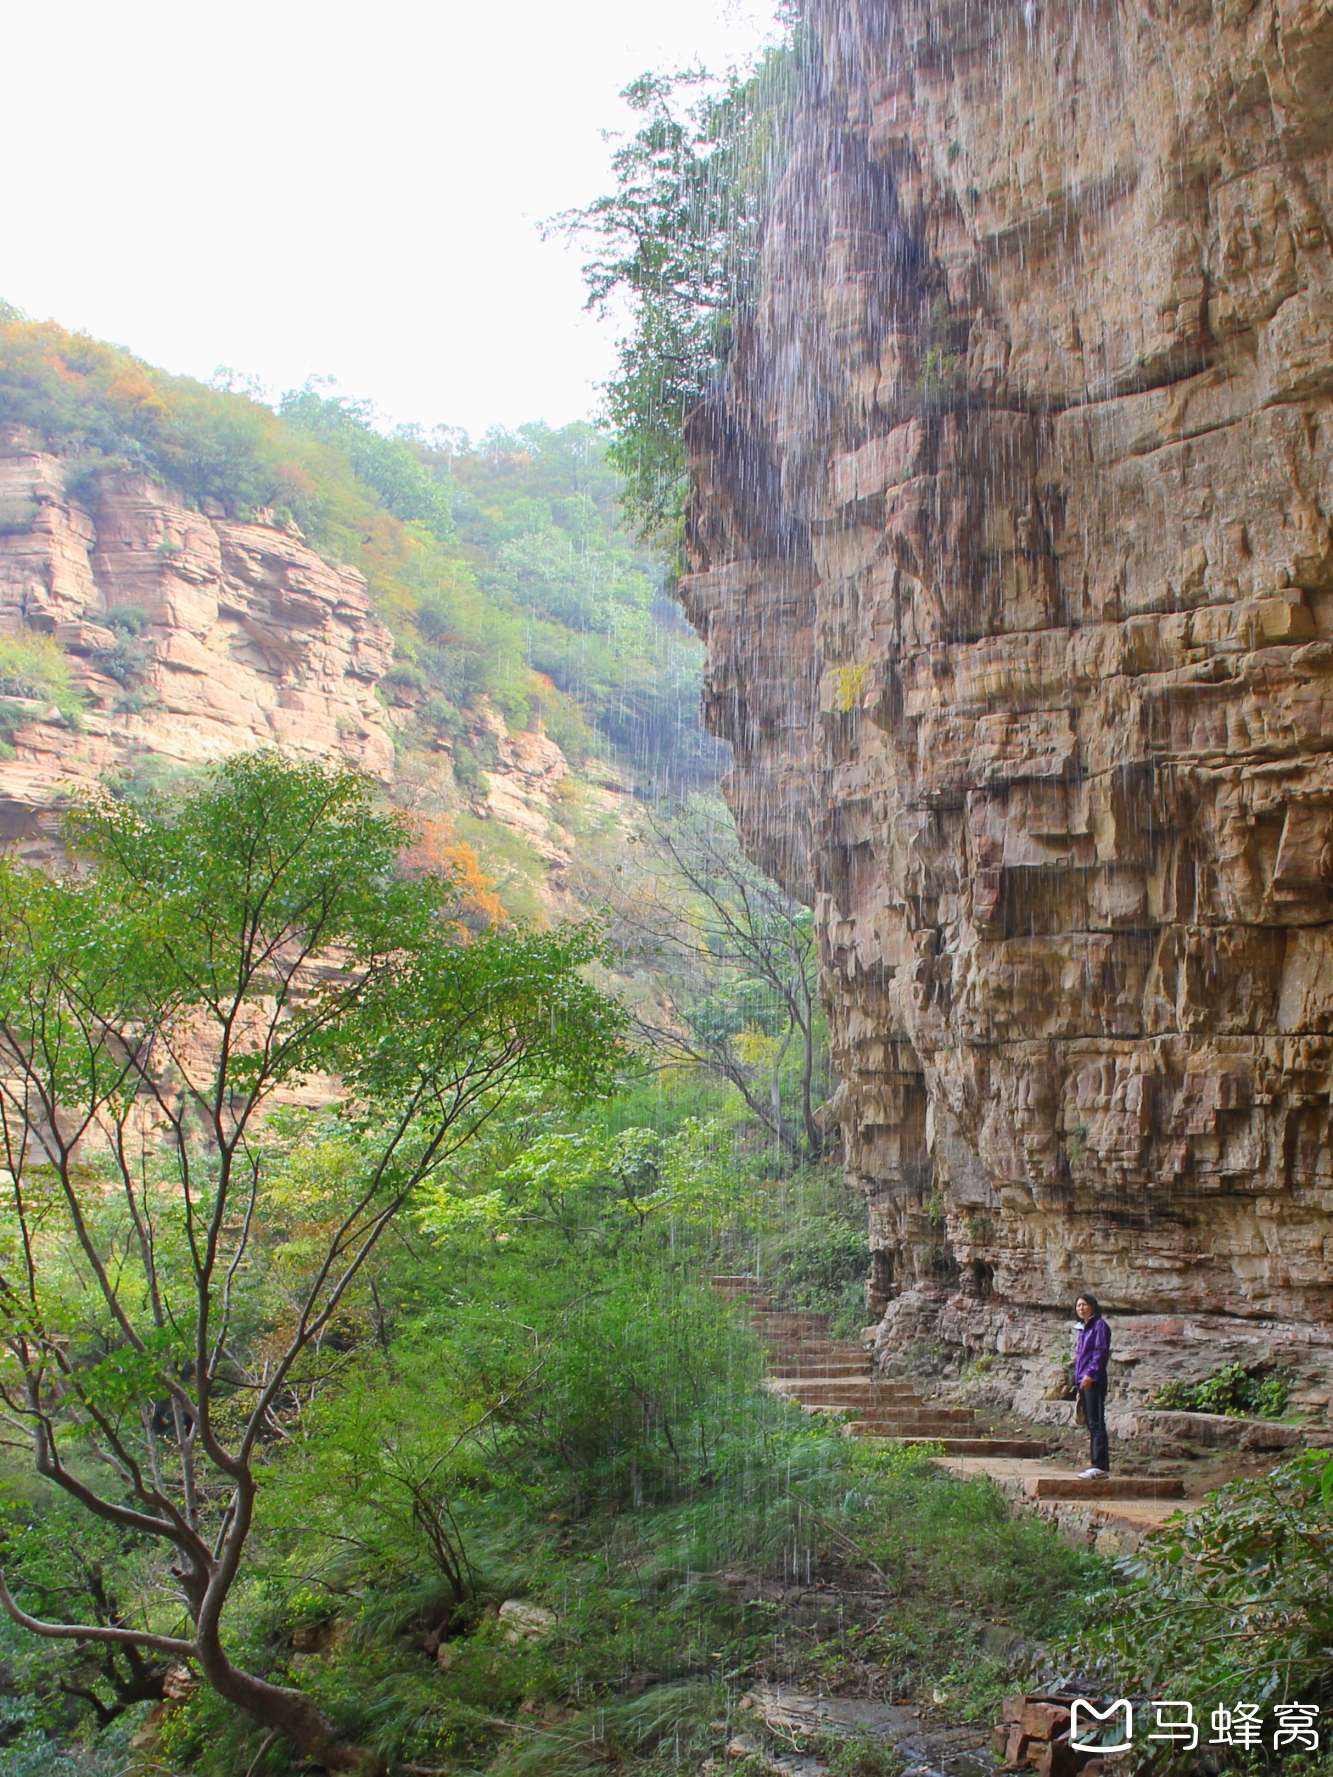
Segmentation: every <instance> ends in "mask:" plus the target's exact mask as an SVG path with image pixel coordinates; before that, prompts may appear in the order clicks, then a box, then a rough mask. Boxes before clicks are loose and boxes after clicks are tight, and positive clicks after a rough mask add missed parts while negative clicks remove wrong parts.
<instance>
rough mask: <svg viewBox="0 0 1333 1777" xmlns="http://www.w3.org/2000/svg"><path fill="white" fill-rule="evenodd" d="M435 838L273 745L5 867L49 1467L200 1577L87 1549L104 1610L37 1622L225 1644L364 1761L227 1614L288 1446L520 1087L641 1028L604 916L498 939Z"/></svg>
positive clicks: (2, 1000)
mask: <svg viewBox="0 0 1333 1777" xmlns="http://www.w3.org/2000/svg"><path fill="white" fill-rule="evenodd" d="M406 837H407V835H406V832H405V830H404V827H403V825H402V823H400V822H399V821H397V820H396V819H394V818H392V817H388V816H385V815H383V814H381V813H379V812H377V811H376V810H375V808H374V806H373V802H372V794H371V786H370V785H369V784H368V783H367V782H366V781H365V780H363V779H361V778H359V777H357V776H356V775H355V774H353V773H350V772H346V771H336V770H333V769H329V770H325V769H324V768H322V767H320V766H315V765H294V764H289V763H284V762H283V761H281V760H280V759H278V758H277V757H276V756H274V755H269V754H251V755H247V756H244V757H241V758H237V759H233V760H232V761H231V762H229V763H228V764H227V765H226V766H224V767H222V768H220V769H219V770H218V771H217V772H216V773H215V774H214V776H213V780H212V781H211V782H210V783H208V784H207V785H206V786H204V787H203V788H201V789H198V790H196V791H195V792H194V793H193V794H191V795H189V796H188V797H186V798H185V799H184V800H183V801H182V802H180V803H179V804H178V805H177V806H175V807H170V808H168V807H158V806H154V805H151V804H150V805H149V806H148V807H147V808H138V809H136V808H133V807H131V806H129V805H127V804H126V803H124V802H120V803H117V802H114V801H110V800H108V801H106V802H105V803H101V804H97V805H93V806H89V807H86V808H84V809H82V810H80V811H79V812H77V813H76V814H75V815H73V816H72V817H71V818H70V821H69V824H68V839H69V842H70V844H71V845H72V846H73V848H74V849H75V851H76V853H77V854H78V856H79V857H80V860H81V862H82V865H83V868H81V869H80V870H78V871H70V872H68V873H66V874H63V875H49V874H46V873H44V872H42V871H39V870H35V869H29V868H27V867H24V866H20V865H16V864H13V863H9V864H7V865H5V866H4V867H3V869H2V870H0V1139H2V1140H3V1144H4V1160H5V1166H6V1171H5V1173H4V1175H3V1179H4V1195H3V1197H2V1198H0V1238H2V1239H3V1244H4V1254H5V1256H4V1269H3V1273H0V1334H2V1335H3V1347H2V1348H0V1401H2V1402H3V1408H4V1410H5V1412H6V1414H7V1416H8V1418H9V1419H10V1421H11V1423H13V1424H14V1425H16V1426H21V1427H23V1428H24V1429H25V1431H26V1433H27V1436H28V1438H29V1439H30V1442H31V1449H32V1457H33V1466H34V1468H35V1470H36V1473H37V1474H38V1475H39V1476H40V1477H41V1479H42V1480H43V1481H44V1482H45V1483H46V1484H47V1486H48V1487H49V1488H51V1489H52V1490H54V1491H55V1492H56V1493H57V1495H59V1496H63V1498H64V1499H65V1500H66V1501H68V1502H70V1503H71V1504H73V1505H74V1506H77V1507H78V1508H80V1509H81V1510H82V1511H83V1512H86V1513H89V1514H91V1515H92V1516H93V1517H94V1518H96V1519H97V1520H98V1521H99V1522H100V1523H101V1524H102V1525H105V1526H109V1527H111V1528H112V1529H113V1530H115V1531H116V1532H118V1533H119V1535H120V1537H121V1538H122V1539H125V1540H128V1541H129V1542H131V1543H133V1544H135V1545H141V1546H142V1554H141V1562H140V1565H141V1566H146V1567H147V1569H148V1570H149V1571H151V1569H152V1567H153V1565H154V1563H155V1562H156V1561H160V1560H163V1559H165V1558H166V1555H167V1554H168V1553H169V1555H170V1559H171V1563H172V1570H173V1572H174V1573H175V1574H176V1575H177V1576H178V1578H179V1586H178V1587H175V1586H173V1587H171V1588H169V1589H168V1590H167V1591H166V1592H165V1593H162V1594H161V1595H160V1596H158V1597H156V1598H155V1599H153V1601H152V1602H151V1603H150V1602H146V1601H144V1602H141V1604H140V1608H139V1610H138V1611H137V1612H136V1616H137V1617H138V1620H137V1621H136V1622H134V1623H133V1625H132V1626H131V1625H129V1624H127V1623H125V1622H123V1621H120V1620H112V1621H108V1620H107V1617H108V1613H110V1614H111V1615H112V1616H113V1619H115V1618H116V1613H115V1612H111V1607H110V1606H102V1605H99V1603H98V1599H97V1596H96V1592H95V1589H94V1588H93V1586H92V1584H91V1582H90V1581H88V1580H85V1581H84V1582H82V1583H81V1585H80V1586H79V1587H78V1588H76V1591H78V1592H79V1593H80V1594H81V1595H86V1600H90V1601H91V1602H92V1604H93V1605H94V1606H95V1607H96V1609H95V1610H94V1612H93V1614H92V1615H91V1618H90V1619H89V1620H85V1622H84V1623H83V1624H82V1625H79V1630H80V1632H79V1633H78V1635H77V1636H73V1637H71V1636H70V1635H69V1631H68V1628H64V1627H62V1625H69V1624H70V1618H69V1615H68V1611H69V1608H70V1606H69V1599H68V1596H67V1595H65V1594H63V1593H60V1590H59V1589H58V1595H59V1596H60V1609H59V1613H58V1615H57V1616H56V1619H55V1627H54V1628H51V1629H48V1630H46V1631H41V1630H40V1625H34V1624H32V1623H29V1624H28V1626H29V1627H34V1628H35V1632H42V1633H46V1634H48V1635H49V1636H50V1637H51V1638H55V1639H60V1638H66V1639H70V1638H72V1639H76V1640H79V1641H81V1642H84V1643H86V1644H88V1645H91V1646H93V1647H94V1648H97V1647H99V1646H100V1647H101V1651H103V1652H104V1653H105V1654H106V1655H107V1656H108V1658H113V1656H115V1655H117V1654H125V1657H126V1658H128V1654H127V1653H126V1649H125V1645H124V1644H125V1643H126V1642H127V1641H129V1640H130V1639H131V1637H132V1638H133V1641H134V1645H135V1646H136V1648H137V1649H138V1651H139V1652H140V1653H142V1654H153V1655H157V1656H162V1655H167V1656H174V1657H175V1658H176V1659H177V1660H191V1661H197V1662H198V1664H199V1669H200V1671H201V1672H202V1673H203V1674H204V1676H205V1677H206V1679H207V1682H208V1683H209V1684H210V1685H212V1686H213V1687H214V1688H215V1689H216V1690H217V1691H218V1692H219V1693H220V1694H221V1695H222V1696H224V1697H225V1698H226V1699H227V1700H228V1701H229V1702H230V1703H231V1704H232V1705H234V1706H239V1707H241V1708H244V1709H246V1710H247V1711H249V1713H250V1714H251V1716H253V1717H254V1718H255V1719H257V1720H259V1721H261V1722H263V1723H265V1725H267V1726H269V1727H272V1728H280V1729H281V1731H282V1732H283V1733H284V1734H285V1735H286V1736H287V1737H288V1738H289V1739H291V1740H292V1742H293V1743H294V1744H296V1745H298V1746H300V1747H301V1748H302V1749H303V1750H304V1751H306V1752H307V1753H318V1754H319V1755H320V1756H321V1757H322V1758H324V1759H326V1760H329V1759H331V1760H332V1763H333V1766H334V1768H344V1767H346V1766H348V1765H349V1763H350V1762H351V1755H350V1754H346V1755H343V1754H339V1755H338V1756H337V1757H335V1756H333V1755H334V1754H336V1753H337V1752H338V1749H337V1747H336V1745H335V1744H334V1736H333V1731H332V1730H331V1729H330V1728H329V1726H328V1724H327V1723H325V1722H324V1721H323V1719H322V1718H321V1717H319V1716H318V1714H317V1712H316V1713H312V1711H311V1709H310V1707H309V1704H308V1702H307V1700H306V1699H305V1698H304V1696H303V1694H302V1693H300V1692H299V1691H281V1690H275V1688H274V1687H272V1686H266V1685H264V1684H263V1683H262V1682H261V1681H257V1680H255V1679H254V1678H253V1677H251V1676H249V1675H248V1674H246V1673H245V1672H244V1671H243V1670H242V1669H240V1668H238V1667H237V1666H236V1665H235V1663H234V1662H233V1660H232V1659H231V1657H230V1655H229V1653H228V1651H227V1647H226V1643H225V1638H224V1637H223V1635H222V1632H221V1627H220V1625H221V1619H222V1615H223V1612H224V1610H225V1607H226V1604H227V1601H228V1599H229V1597H230V1594H231V1591H232V1589H233V1587H234V1586H235V1585H236V1584H237V1582H238V1580H239V1579H241V1578H242V1577H243V1576H244V1574H245V1572H246V1564H247V1560H248V1555H247V1542H248V1538H249V1534H250V1530H251V1528H252V1523H253V1517H254V1511H255V1506H256V1501H257V1498H258V1496H259V1493H260V1490H261V1489H260V1482H259V1479H258V1473H257V1471H258V1469H260V1468H262V1466H263V1456H262V1452H263V1449H264V1446H265V1444H266V1443H267V1442H269V1441H270V1439H271V1438H272V1437H273V1436H274V1435H275V1433H276V1431H277V1428H278V1426H279V1424H280V1422H281V1418H282V1415H283V1411H284V1408H285V1407H286V1406H287V1404H288V1403H289V1401H290V1400H291V1399H292V1398H293V1394H294V1393H295V1394H296V1395H298V1396H299V1394H300V1391H301V1389H302V1387H303V1385H305V1386H308V1385H309V1380H310V1377H311V1374H312V1372H313V1373H317V1372H318V1370H319V1367H320V1364H321V1352H322V1350H323V1348H324V1345H325V1343H326V1341H327V1340H328V1339H330V1338H332V1337H334V1336H335V1334H336V1331H337V1329H338V1327H339V1324H340V1317H341V1316H342V1314H343V1313H344V1312H346V1311H347V1309H348V1308H349V1307H350V1305H351V1303H352V1301H353V1300H354V1299H355V1297H356V1296H357V1294H358V1293H359V1291H360V1290H361V1289H362V1288H363V1287H364V1286H365V1282H366V1274H367V1272H368V1269H369V1268H370V1267H371V1265H372V1261H373V1260H374V1257H375V1254H376V1250H377V1248H378V1246H379V1244H380V1242H381V1241H382V1240H383V1238H384V1236H385V1234H386V1232H387V1231H388V1230H389V1229H390V1227H391V1226H392V1224H393V1222H394V1219H395V1218H396V1217H397V1216H399V1215H401V1214H402V1213H404V1212H405V1211H406V1210H407V1208H408V1207H409V1206H410V1205H411V1204H412V1203H413V1202H414V1201H415V1200H416V1199H417V1198H419V1197H421V1196H423V1195H424V1194H434V1196H435V1198H438V1196H439V1193H440V1191H441V1190H442V1189H443V1188H444V1186H443V1183H442V1181H444V1180H445V1178H446V1175H447V1171H448V1168H449V1167H450V1165H451V1164H452V1163H453V1161H454V1158H455V1156H456V1155H457V1154H458V1152H459V1151H460V1149H464V1148H466V1146H467V1145H468V1143H469V1142H471V1141H474V1140H475V1139H476V1138H477V1136H478V1134H479V1132H480V1131H482V1130H483V1129H484V1128H485V1126H486V1125H487V1123H488V1122H489V1121H490V1120H491V1119H492V1118H493V1117H495V1116H497V1115H500V1114H502V1113H503V1111H504V1108H505V1105H506V1102H507V1100H508V1099H509V1098H510V1097H511V1096H512V1095H513V1094H514V1093H515V1092H516V1091H518V1090H520V1089H522V1088H524V1087H526V1088H527V1089H529V1090H532V1089H534V1088H535V1087H537V1086H541V1087H543V1088H544V1089H547V1090H553V1089H559V1090H563V1091H566V1092H569V1093H572V1094H575V1095H587V1094H590V1093H595V1092H596V1091H597V1090H598V1089H599V1088H600V1087H601V1086H603V1085H604V1084H605V1083H606V1082H607V1081H608V1079H609V1078H610V1077H611V1076H613V1074H614V1072H615V1070H616V1068H617V1067H618V1065H619V1064H620V1062H621V1061H622V1059H623V1054H622V1047H621V1039H620V1032H621V1029H622V1027H623V1022H624V1020H623V1014H622V1013H621V1012H620V1009H619V1007H618V1006H617V1005H616V1003H615V1002H614V1001H611V1000H608V999H607V998H606V997H605V996H603V995H602V994H601V993H600V992H598V990H597V989H595V988H594V987H592V986H591V985H590V984H589V983H588V982H587V980H586V979H585V974H584V971H585V969H586V966H587V965H588V964H589V963H590V962H592V961H594V960H595V959H596V957H597V955H598V946H597V943H596V941H595V939H594V938H593V937H592V936H591V935H590V933H589V932H588V931H587V929H586V928H569V929H565V930H559V931H555V932H551V933H547V934H526V933H523V932H521V931H510V930H490V931H487V932H483V933H482V934H480V935H477V936H469V934H468V932H467V930H466V928H465V927H463V926H462V925H461V924H460V922H459V921H458V919H457V917H456V912H457V909H456V904H455V903H456V896H455V892H454V885H453V883H452V882H451V881H450V879H449V878H448V877H447V876H441V875H439V874H434V873H422V872H417V873H412V874H409V873H405V872H404V871H402V870H401V869H400V868H399V867H398V866H399V859H400V854H401V851H402V848H403V845H404V842H405V839H406ZM321 1079H323V1080H325V1081H331V1080H336V1081H337V1082H338V1083H339V1086H340V1094H339V1096H338V1098H337V1099H336V1100H335V1101H334V1102H333V1103H332V1104H331V1105H330V1106H329V1108H327V1109H323V1110H317V1109H309V1110H302V1109H300V1108H299V1105H300V1100H301V1098H302V1096H303V1095H304V1092H305V1091H306V1089H307V1088H308V1087H309V1086H310V1084H311V1083H312V1082H317V1081H319V1080H321ZM324 1096H327V1088H326V1090H325V1094H324ZM293 1100H294V1101H295V1102H293ZM155 1548H156V1549H158V1550H160V1553H155V1552H154V1551H155ZM35 1586H36V1589H37V1590H38V1591H39V1592H41V1591H43V1590H44V1589H45V1588H44V1586H43V1582H42V1581H41V1580H38V1581H36V1582H35ZM20 1590H22V1586H20ZM0 1602H4V1603H5V1604H6V1607H7V1608H11V1609H15V1610H16V1608H17V1607H13V1606H11V1605H10V1603H9V1600H8V1597H7V1595H6V1594H5V1592H4V1587H3V1584H2V1583H0ZM76 1621H77V1619H76ZM113 1666H114V1659H113ZM158 1675H159V1677H160V1671H159V1674H158ZM131 1676H132V1673H127V1672H125V1671H118V1672H117V1673H116V1676H115V1677H114V1678H112V1679H111V1680H110V1681H109V1682H111V1683H112V1685H113V1688H117V1686H118V1684H119V1682H120V1681H124V1682H128V1681H129V1678H130V1677H131Z"/></svg>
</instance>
